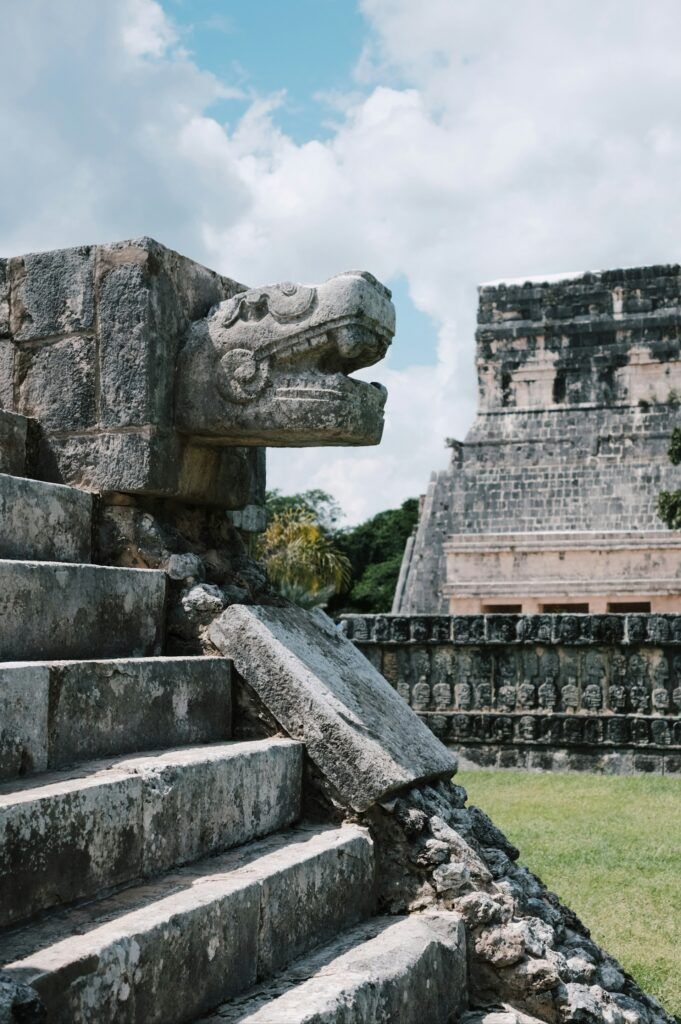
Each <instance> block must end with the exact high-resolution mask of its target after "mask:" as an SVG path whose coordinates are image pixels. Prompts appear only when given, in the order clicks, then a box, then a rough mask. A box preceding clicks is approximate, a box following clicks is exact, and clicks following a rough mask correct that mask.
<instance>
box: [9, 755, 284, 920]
mask: <svg viewBox="0 0 681 1024" xmlns="http://www.w3.org/2000/svg"><path fill="white" fill-rule="evenodd" d="M301 768H302V748H301V747H300V745H299V744H297V743H294V742H292V741H291V740H285V739H270V740H262V741H256V742H251V743H229V744H224V743H223V744H216V745H214V746H208V747H205V746H202V747H187V748H183V749H180V750H167V751H163V752H160V753H158V754H148V755H144V756H137V757H133V758H127V759H126V758H118V759H117V760H116V761H114V762H113V763H111V762H96V763H94V764H88V765H81V766H80V767H79V768H78V769H73V770H70V771H68V772H58V773H50V774H48V775H43V776H39V777H37V778H35V779H32V780H31V781H30V782H29V781H26V782H23V783H13V784H11V785H10V784H5V785H4V786H0V923H1V924H2V925H7V924H11V923H14V922H16V921H18V920H21V919H22V918H26V917H29V916H31V915H33V914H35V913H36V912H37V911H39V910H43V909H45V908H47V907H51V906H55V905H59V904H62V903H69V902H71V901H72V900H75V899H78V898H82V897H85V896H92V895H94V894H95V893H96V892H97V891H99V890H101V889H104V888H106V887H109V886H114V885H119V884H121V883H123V882H129V881H131V880H133V879H136V878H139V877H142V876H150V875H157V874H159V873H160V872H162V871H167V870H169V869H170V868H171V867H174V866H177V865H180V864H186V863H188V862H189V861H193V860H197V859H199V858H200V857H205V856H208V855H209V854H211V853H217V852H219V851H221V850H225V849H227V848H229V847H232V846H237V845H239V844H242V843H247V842H248V841H249V840H252V839H254V838H255V837H258V836H262V835H266V834H268V833H269V832H273V831H275V830H276V829H280V828H285V827H286V826H288V825H290V824H291V823H292V822H293V821H295V820H296V818H297V817H298V815H299V812H300V785H301ZM179 823H181V827H178V825H179Z"/></svg>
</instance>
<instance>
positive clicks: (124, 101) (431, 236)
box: [0, 0, 681, 519]
mask: <svg viewBox="0 0 681 1024" xmlns="http://www.w3.org/2000/svg"><path fill="white" fill-rule="evenodd" d="M361 7H362V10H363V12H364V14H365V16H366V19H367V25H368V30H367V45H366V48H365V52H364V54H363V55H362V59H361V61H360V63H359V66H358V72H357V80H356V81H355V82H351V83H348V90H347V94H346V95H344V96H343V95H335V96H334V97H333V98H332V99H333V109H332V111H331V112H332V115H333V117H334V128H333V131H332V132H331V133H330V135H328V137H326V138H325V139H324V140H323V141H321V140H311V141H309V142H307V143H304V144H300V145H299V144H296V143H294V142H293V141H292V140H291V139H290V138H289V137H287V136H286V135H285V134H284V133H283V132H282V131H280V130H279V129H278V128H277V104H278V103H279V102H281V95H277V96H273V97H264V98H256V99H255V100H254V101H253V103H252V104H251V106H250V108H249V110H248V112H247V114H246V115H245V117H243V118H242V120H241V121H240V122H238V124H236V125H235V126H234V127H232V128H226V127H225V126H224V125H222V124H220V123H218V121H217V120H215V119H214V118H213V117H211V116H210V105H211V103H212V102H213V101H214V100H215V99H217V98H219V97H220V96H224V95H225V93H226V91H227V92H228V91H229V84H225V83H221V82H218V81H217V80H216V79H215V78H214V77H213V76H211V75H209V74H206V73H204V72H202V71H201V70H200V69H199V68H198V67H197V66H196V65H195V63H194V62H193V61H192V59H191V58H190V57H189V56H188V55H187V53H186V52H185V51H183V50H182V49H181V47H180V46H179V44H178V37H177V34H176V33H175V31H174V30H173V26H172V24H171V22H170V21H169V20H168V18H167V17H166V16H165V14H164V13H163V10H162V9H161V7H160V6H159V5H158V4H157V3H155V2H153V0H125V2H123V3H118V2H111V0H104V2H102V3H98V4H87V3H85V2H84V0H63V2H62V3H60V4H58V5H46V4H44V3H43V2H42V0H23V2H22V4H17V5H8V7H7V10H6V11H5V12H3V35H2V38H1V39H0V60H1V61H2V65H3V70H4V72H5V77H6V81H7V82H9V83H10V87H9V88H6V89H5V90H4V91H3V92H2V93H0V123H1V126H2V132H3V140H4V153H3V161H2V162H1V163H0V249H2V251H4V252H10V253H11V252H19V251H25V250H26V249H31V248H50V247H52V246H56V245H65V244H71V243H74V242H79V241H92V240H96V239H106V238H116V237H125V236H126V235H136V234H141V233H148V234H152V235H155V236H156V237H158V238H159V239H160V240H161V241H164V242H166V244H169V245H172V246H174V247H176V248H179V249H181V250H182V251H185V252H187V253H188V254H190V255H193V256H195V257H197V258H200V259H203V260H205V261H206V262H208V263H209V264H211V265H213V266H216V267H217V268H218V269H220V270H222V271H223V272H225V273H229V274H232V275H233V276H235V277H237V278H239V279H241V280H246V281H249V282H251V283H254V284H256V283H261V282H264V281H267V280H272V279H281V278H296V277H297V278H300V279H303V280H316V279H320V278H323V277H325V276H327V275H329V274H332V273H335V272H337V271H339V270H341V269H346V268H349V267H356V266H363V267H367V268H368V269H370V270H372V271H373V272H374V273H376V274H377V275H378V276H379V277H382V278H384V279H389V278H391V277H393V276H397V275H403V276H404V278H406V281H407V283H408V287H409V291H410V294H411V295H412V297H413V299H414V301H415V303H416V304H417V305H418V307H419V308H420V309H421V310H423V311H424V312H425V313H427V314H428V315H429V316H430V317H431V318H432V320H433V322H434V324H435V325H436V327H437V330H438V338H439V343H438V352H437V364H435V363H434V365H433V367H432V368H430V369H429V368H424V367H419V368H412V369H411V370H408V371H400V372H398V371H395V370H391V369H390V361H388V368H387V369H386V370H381V369H379V368H377V369H376V370H375V371H373V374H374V375H375V376H376V377H378V378H379V379H382V380H384V381H385V382H386V383H387V384H388V385H389V387H390V398H389V405H388V423H387V428H386V434H385V440H384V443H383V445H382V446H381V448H379V449H376V450H374V449H361V450H355V451H347V450H336V449H326V450H319V451H313V450H311V451H301V452H298V451H291V452H277V453H273V454H272V457H271V460H270V464H271V467H272V475H271V479H272V482H273V483H274V484H276V485H279V486H282V487H285V488H287V489H294V488H295V489H302V488H304V487H306V486H313V485H315V486H324V487H326V488H327V489H329V490H331V491H332V492H334V493H335V494H336V496H337V497H338V498H339V499H340V501H341V503H342V504H343V505H344V506H345V507H346V509H347V511H348V513H349V515H350V516H351V517H352V518H353V519H355V518H359V517H363V516H365V515H367V514H369V513H371V512H373V511H377V510H378V509H380V508H383V507H386V506H388V505H392V504H395V503H396V502H398V501H400V500H402V499H403V498H404V497H407V496H409V495H412V494H416V493H418V492H419V491H422V490H423V489H424V488H425V486H426V483H427V479H428V474H429V471H430V469H431V468H435V467H437V466H442V465H443V464H444V462H445V454H444V452H443V449H442V438H443V436H444V435H445V434H454V435H459V436H460V435H461V434H462V433H463V431H464V430H465V426H466V424H467V422H468V421H469V419H470V415H471V411H472V402H473V395H474V388H473V378H472V372H471V368H472V357H473V349H472V335H473V329H474V313H475V284H476V282H477V281H481V280H488V279H490V278H500V277H518V276H522V275H524V274H541V273H547V274H548V273H555V272H558V271H563V270H565V269H568V268H570V267H574V266H582V267H607V266H616V265H622V264H637V263H646V262H663V261H673V260H676V259H677V258H678V256H679V248H680V246H679V241H678V239H679V237H680V236H681V231H680V229H681V215H680V210H679V201H678V181H679V171H680V169H681V168H680V162H681V121H680V119H679V106H680V101H681V64H680V63H679V61H678V57H677V54H678V48H679V40H680V37H681V7H679V5H678V2H677V0H656V3H655V4H654V5H653V6H652V7H651V6H650V5H643V4H641V3H640V2H639V0H601V2H600V3H599V4H597V5H594V4H593V2H592V0H572V2H571V3H570V4H547V3H545V0H517V2H516V3H513V4H510V3H508V2H507V0H478V2H476V3H470V2H468V0H421V2H420V3H419V6H418V17H415V16H414V4H413V0H362V2H361ZM227 38H228V37H227ZM285 85H286V83H285V82H282V87H284V86H285ZM327 134H328V133H327ZM398 329H399V325H398ZM397 344H399V331H398V340H397ZM369 376H371V374H369Z"/></svg>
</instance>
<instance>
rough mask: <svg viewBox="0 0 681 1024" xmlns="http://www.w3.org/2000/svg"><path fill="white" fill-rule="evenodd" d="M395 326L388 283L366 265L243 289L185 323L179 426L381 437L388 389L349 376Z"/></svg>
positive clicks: (383, 346)
mask: <svg viewBox="0 0 681 1024" xmlns="http://www.w3.org/2000/svg"><path fill="white" fill-rule="evenodd" d="M394 331H395V311H394V307H393V304H392V302H391V300H390V292H389V291H388V289H387V288H385V287H384V286H383V285H381V284H380V283H379V282H378V281H377V280H376V278H374V277H373V276H372V275H371V274H368V273H366V272H364V271H351V272H349V273H345V274H338V275H337V276H336V277H332V278H330V279H329V280H328V281H325V282H324V283H323V284H321V285H317V286H311V285H304V284H289V283H284V284H276V285H269V286H267V287H263V288H253V289H251V290H249V291H246V292H241V293H239V294H237V295H235V296H234V297H233V298H231V299H228V300H226V301H225V302H221V303H219V304H218V305H217V306H215V307H214V308H213V309H212V310H211V311H210V313H209V314H208V316H207V317H205V318H204V319H202V320H199V321H196V322H194V323H193V324H192V325H191V327H190V328H189V330H188V333H187V337H186V340H185V343H184V345H183V347H182V349H181V351H180V354H179V362H178V372H177V387H176V404H175V425H176V428H177V429H178V430H180V431H181V432H183V433H186V434H189V435H191V436H192V437H193V438H196V439H202V440H204V442H208V443H210V444H221V443H222V444H240V445H244V444H245V445H268V446H283V447H297V446H308V445H368V444H378V442H379V441H380V439H381V434H382V432H383V407H384V405H385V399H386V391H385V388H383V387H382V386H381V385H379V384H369V383H365V382H364V381H359V380H356V379H354V378H351V377H350V376H348V375H349V374H350V373H352V372H353V371H354V370H357V369H360V368H361V367H365V366H371V365H372V364H373V363H375V362H377V361H378V360H379V359H382V358H383V356H384V355H385V353H386V351H387V349H388V346H389V345H390V342H391V340H392V337H393V334H394Z"/></svg>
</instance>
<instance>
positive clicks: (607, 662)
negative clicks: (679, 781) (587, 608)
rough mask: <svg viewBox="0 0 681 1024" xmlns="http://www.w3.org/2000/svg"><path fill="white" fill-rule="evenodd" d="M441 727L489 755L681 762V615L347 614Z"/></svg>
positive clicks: (525, 761)
mask: <svg viewBox="0 0 681 1024" xmlns="http://www.w3.org/2000/svg"><path fill="white" fill-rule="evenodd" d="M344 628H345V629H346V630H347V631H348V634H349V635H350V636H352V637H353V639H354V640H355V642H356V643H357V645H358V646H359V648H360V650H362V651H363V653H364V654H365V655H366V656H367V657H369V658H371V660H372V664H374V665H375V666H376V667H377V668H378V669H379V671H381V672H382V673H383V675H384V676H385V677H386V679H388V680H389V682H391V683H392V685H393V686H394V687H395V688H396V690H397V692H398V693H400V694H401V695H402V696H403V697H404V698H405V700H408V701H409V703H410V704H411V706H412V708H413V709H414V711H416V712H417V713H418V714H419V715H420V716H421V717H422V719H423V721H425V722H426V723H427V724H428V725H429V726H430V728H431V729H432V730H433V732H434V733H435V734H436V735H437V736H438V737H439V738H440V739H441V740H442V741H443V742H445V743H448V744H451V745H452V746H453V747H454V749H455V750H456V751H457V752H458V753H459V754H460V755H461V756H462V757H465V758H466V759H467V761H469V762H472V763H473V764H479V765H482V766H485V767H498V768H504V767H506V768H531V769H535V770H551V771H566V770H586V771H600V772H603V773H607V774H624V773H631V772H663V773H678V772H680V771H681V647H680V646H679V645H680V644H681V616H679V615H636V614H631V615H484V616H483V615H471V616H403V615H399V616H397V615H395V616H393V615H379V616H350V617H348V618H347V619H346V620H345V622H344Z"/></svg>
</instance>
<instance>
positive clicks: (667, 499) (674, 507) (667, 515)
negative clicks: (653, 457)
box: [657, 427, 681, 530]
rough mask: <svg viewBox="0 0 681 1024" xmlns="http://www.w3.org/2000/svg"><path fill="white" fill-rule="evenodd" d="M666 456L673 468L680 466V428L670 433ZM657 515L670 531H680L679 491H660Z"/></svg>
mask: <svg viewBox="0 0 681 1024" xmlns="http://www.w3.org/2000/svg"><path fill="white" fill-rule="evenodd" d="M667 454H668V455H669V461H670V462H671V463H672V465H673V466H678V465H679V464H681V427H675V428H674V430H673V431H672V437H671V442H670V444H669V448H668V450H667ZM657 513H658V515H659V517H660V519H661V520H662V522H663V523H665V524H666V525H667V526H668V527H669V528H670V530H681V491H662V492H661V493H660V495H659V496H658V499H657Z"/></svg>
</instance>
